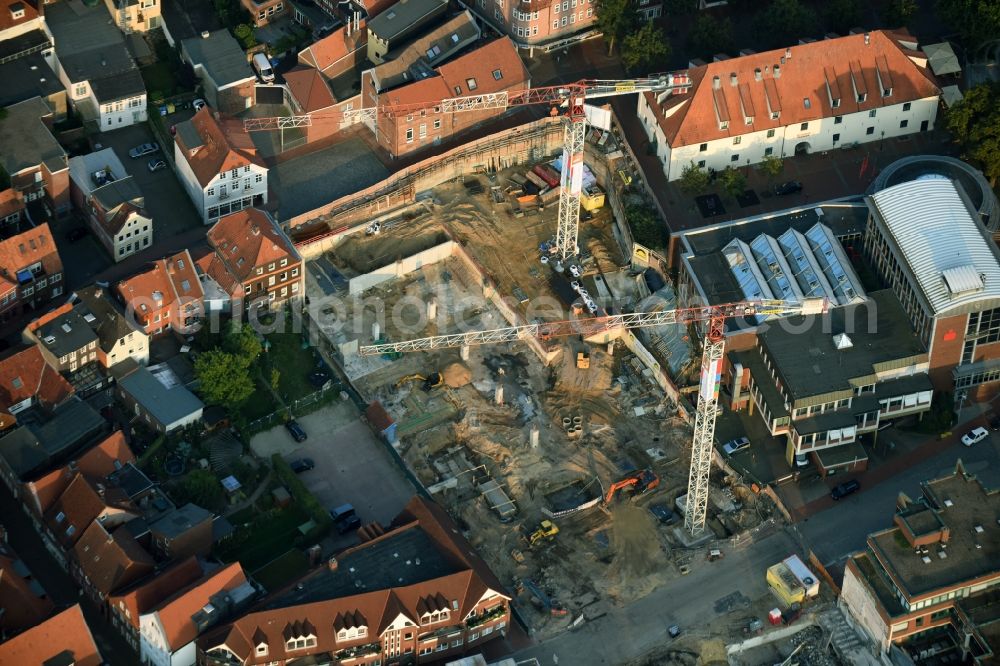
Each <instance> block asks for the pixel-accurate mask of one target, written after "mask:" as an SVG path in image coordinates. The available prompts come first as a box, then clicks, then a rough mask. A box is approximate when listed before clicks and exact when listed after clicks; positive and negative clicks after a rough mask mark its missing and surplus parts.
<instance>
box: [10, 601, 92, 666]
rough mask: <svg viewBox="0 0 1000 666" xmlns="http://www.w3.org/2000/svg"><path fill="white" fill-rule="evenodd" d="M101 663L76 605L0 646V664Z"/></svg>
mask: <svg viewBox="0 0 1000 666" xmlns="http://www.w3.org/2000/svg"><path fill="white" fill-rule="evenodd" d="M102 663H104V660H103V659H102V658H101V653H100V652H99V651H98V649H97V644H96V643H94V637H93V635H92V634H91V633H90V627H88V626H87V622H86V620H84V619H83V611H82V610H80V605H79V604H77V605H75V606H73V607H71V608H67V609H66V610H64V611H63V612H61V613H59V614H58V615H55V616H53V617H50V618H49V619H48V620H46V621H45V622H42V623H41V624H39V625H38V626H37V627H33V628H31V629H29V630H28V631H26V632H24V633H23V634H20V635H18V636H15V637H14V638H12V639H10V640H9V641H7V642H5V643H0V664H39V665H42V666H44V665H45V664H73V665H74V666H100V665H101V664H102Z"/></svg>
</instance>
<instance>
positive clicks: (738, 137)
mask: <svg viewBox="0 0 1000 666" xmlns="http://www.w3.org/2000/svg"><path fill="white" fill-rule="evenodd" d="M742 140H743V137H741V136H734V137H733V145H734V146H738V145H740V141H742Z"/></svg>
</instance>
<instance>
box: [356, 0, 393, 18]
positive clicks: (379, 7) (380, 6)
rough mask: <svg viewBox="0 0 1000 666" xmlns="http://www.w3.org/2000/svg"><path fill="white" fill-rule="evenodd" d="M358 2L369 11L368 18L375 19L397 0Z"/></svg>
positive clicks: (360, 0)
mask: <svg viewBox="0 0 1000 666" xmlns="http://www.w3.org/2000/svg"><path fill="white" fill-rule="evenodd" d="M358 2H359V3H360V4H361V6H362V7H364V8H365V11H366V12H368V18H370V19H373V18H375V17H376V16H378V15H379V14H381V13H382V12H384V11H385V10H387V9H389V7H392V6H393V5H394V4H396V2H397V0H358Z"/></svg>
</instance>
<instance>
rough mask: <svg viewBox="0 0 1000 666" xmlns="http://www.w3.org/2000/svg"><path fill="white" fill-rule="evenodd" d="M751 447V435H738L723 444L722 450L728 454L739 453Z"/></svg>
mask: <svg viewBox="0 0 1000 666" xmlns="http://www.w3.org/2000/svg"><path fill="white" fill-rule="evenodd" d="M749 448H750V438H749V437H745V436H744V437H737V438H736V439H731V440H729V441H728V442H726V443H725V444H723V445H722V452H723V453H725V454H726V455H727V456H731V455H733V454H736V453H739V452H740V451H745V450H747V449H749Z"/></svg>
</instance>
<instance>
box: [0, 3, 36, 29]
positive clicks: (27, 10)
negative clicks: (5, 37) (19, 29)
mask: <svg viewBox="0 0 1000 666" xmlns="http://www.w3.org/2000/svg"><path fill="white" fill-rule="evenodd" d="M11 5H21V9H23V10H24V16H22V17H21V18H17V19H16V18H14V14H13V12H11V11H10V8H11ZM0 6H2V9H0V30H7V29H8V28H13V27H14V26H18V25H22V24H24V23H27V22H28V21H32V20H34V19H36V18H38V10H37V9H35V3H34V2H33V1H32V0H0Z"/></svg>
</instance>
